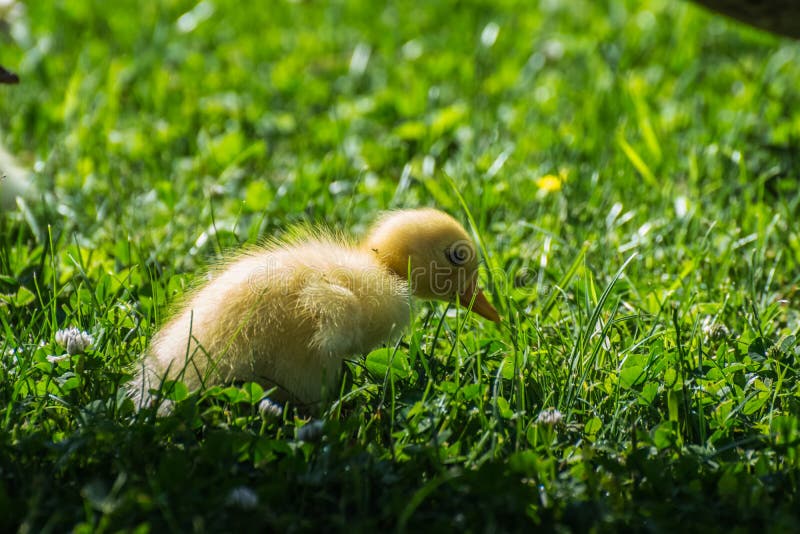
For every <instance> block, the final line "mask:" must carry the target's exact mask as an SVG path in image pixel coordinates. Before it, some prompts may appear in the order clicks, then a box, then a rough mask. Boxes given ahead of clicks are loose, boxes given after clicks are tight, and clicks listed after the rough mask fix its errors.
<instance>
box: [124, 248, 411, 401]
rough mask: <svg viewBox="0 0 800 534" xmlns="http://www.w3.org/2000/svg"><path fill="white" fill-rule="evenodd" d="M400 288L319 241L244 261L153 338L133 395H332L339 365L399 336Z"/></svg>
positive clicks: (363, 257) (364, 256)
mask: <svg viewBox="0 0 800 534" xmlns="http://www.w3.org/2000/svg"><path fill="white" fill-rule="evenodd" d="M409 298H410V293H409V289H408V285H407V283H406V282H405V281H404V280H402V279H400V278H399V277H397V276H396V275H394V274H392V273H390V272H389V271H388V269H387V268H386V267H384V266H382V265H380V264H379V263H378V262H377V260H376V259H375V257H374V255H372V254H370V253H369V252H368V251H363V250H360V249H358V248H356V247H354V246H352V245H350V244H347V243H344V242H342V241H340V240H337V239H334V238H329V237H323V238H318V239H313V240H309V241H305V242H300V243H295V244H289V245H286V244H284V245H281V244H273V245H270V246H268V247H266V248H262V249H256V250H251V251H249V252H246V253H244V254H243V255H241V256H239V257H238V258H236V259H234V260H233V261H231V262H229V263H228V264H227V265H226V266H225V267H224V268H222V269H221V270H220V271H219V272H218V273H217V274H216V275H214V276H213V277H212V279H211V280H210V281H209V282H207V283H206V284H205V285H204V286H202V287H200V288H199V289H197V290H196V291H195V292H194V293H193V294H192V295H191V296H190V297H189V298H188V299H187V301H186V302H185V304H184V305H183V306H181V307H180V309H179V311H178V312H177V314H176V315H175V316H174V317H173V318H172V319H171V320H170V321H169V322H168V323H167V324H166V325H165V326H164V327H163V328H162V329H161V330H160V331H159V332H158V333H157V334H156V336H155V337H154V338H153V341H152V343H151V346H150V348H149V350H148V352H147V353H146V355H145V357H144V359H143V362H142V363H141V365H140V369H139V370H138V372H137V376H136V379H135V380H134V381H133V382H132V384H131V386H130V389H131V392H132V394H133V396H134V398H135V399H136V400H138V401H139V403H140V405H141V404H142V403H147V402H148V401H149V400H150V394H149V389H150V388H156V387H158V385H159V383H160V382H161V380H163V379H167V380H173V379H180V380H182V381H184V382H185V383H186V384H187V385H188V386H189V387H190V388H196V387H199V386H201V385H210V384H215V383H219V382H228V381H250V380H253V381H257V382H260V383H262V384H264V385H265V386H266V387H271V386H278V387H279V391H280V393H282V395H280V394H279V395H276V398H277V399H278V400H281V399H283V400H286V399H293V400H295V401H297V402H300V403H303V404H310V403H315V402H318V401H320V400H321V399H323V398H326V397H329V396H332V395H333V394H334V393H335V388H336V386H337V385H338V380H339V376H340V371H341V365H342V361H343V359H344V358H345V357H347V356H350V355H354V354H359V353H363V352H366V351H368V350H370V349H372V348H374V347H375V346H377V345H379V344H380V343H382V342H384V341H386V340H389V339H391V338H392V337H394V336H396V335H398V334H399V333H400V332H401V331H402V330H403V329H404V328H405V326H406V325H407V323H408V320H409Z"/></svg>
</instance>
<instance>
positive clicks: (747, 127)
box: [0, 0, 800, 532]
mask: <svg viewBox="0 0 800 534" xmlns="http://www.w3.org/2000/svg"><path fill="white" fill-rule="evenodd" d="M4 4H7V3H4ZM0 14H1V15H0V16H2V18H3V19H4V20H5V24H4V25H3V26H2V28H0V65H3V66H5V67H6V68H9V69H10V70H13V71H14V72H16V73H18V74H19V75H20V84H19V85H17V86H0V136H1V137H2V141H3V143H4V144H5V145H6V146H7V147H8V149H9V150H10V151H11V152H13V153H15V154H16V155H17V157H18V159H19V160H20V162H21V163H22V164H23V165H25V166H27V167H29V168H31V169H34V170H35V182H36V184H37V187H38V193H37V194H35V195H33V196H32V197H30V198H29V199H28V200H27V201H26V202H23V203H21V204H20V206H19V208H18V209H16V210H13V211H7V212H4V213H0V530H3V531H9V530H18V531H20V532H63V531H67V530H74V531H76V532H109V531H116V530H120V529H122V530H133V531H137V532H148V531H150V532H162V531H176V532H186V531H198V532H202V531H242V532H244V531H247V532H261V531H279V532H283V531H289V532H295V531H300V532H303V531H317V530H330V531H339V530H348V531H354V532H361V531H376V530H379V529H380V530H386V529H388V530H397V531H406V530H407V531H434V530H439V531H442V530H444V531H464V532H483V531H532V530H534V529H536V528H540V529H542V530H544V531H559V532H565V531H586V530H589V529H594V530H596V531H619V530H634V531H668V530H675V529H677V528H682V529H688V530H690V531H692V530H697V531H700V530H703V531H709V532H711V531H725V532H729V531H731V530H732V529H734V530H738V531H749V530H764V531H775V532H779V531H790V530H797V529H800V512H798V510H800V499H798V484H800V471H798V469H799V468H800V377H799V376H798V375H799V374H800V344H798V342H797V337H796V336H798V331H799V330H800V290H799V289H798V287H800V227H799V226H798V224H797V222H796V221H797V220H798V217H799V216H800V194H799V193H798V180H799V179H800V92H799V91H798V87H800V44H798V43H796V42H793V41H789V40H786V39H780V38H777V37H774V36H771V35H768V34H765V33H762V32H759V31H756V30H753V29H750V28H747V27H745V26H742V25H739V24H737V23H734V22H732V21H728V20H726V19H723V18H720V17H718V16H713V15H711V14H709V13H708V12H706V11H704V10H702V9H700V8H698V7H696V6H694V5H692V4H689V3H686V2H677V1H667V0H652V1H645V0H639V1H634V0H603V1H593V0H573V1H569V2H566V1H559V0H542V1H541V2H526V1H513V0H506V1H494V2H479V1H468V2H459V1H450V0H441V1H433V2H411V1H399V2H393V3H383V2H370V1H367V0H351V1H334V2H321V1H316V0H307V1H303V0H300V1H279V0H275V1H273V2H265V3H263V5H261V6H258V5H254V4H248V3H242V2H234V1H233V0H203V1H201V2H200V3H196V2H193V1H184V0H163V1H159V2H135V1H130V0H126V1H119V2H104V1H101V0H94V1H80V0H62V1H53V2H47V1H32V2H27V3H16V4H13V5H12V7H3V8H0ZM0 187H2V183H1V182H0ZM416 206H436V207H438V208H440V209H442V210H445V211H448V212H449V213H451V214H453V215H454V216H455V217H456V218H458V219H459V220H461V221H462V222H463V223H464V224H465V225H467V226H468V227H469V228H470V231H471V232H472V233H473V234H474V235H475V236H476V237H479V238H480V242H481V243H482V246H483V248H484V252H485V254H484V258H483V260H484V262H483V266H482V285H483V286H484V287H485V288H486V289H487V295H489V298H490V300H491V301H492V302H493V303H494V304H495V306H496V307H497V309H498V310H499V312H500V313H501V315H502V316H503V322H502V324H500V325H495V324H493V323H490V322H488V321H485V320H482V319H480V318H479V317H475V316H473V315H466V314H464V313H463V310H458V309H457V308H455V307H454V306H447V305H445V304H442V303H436V304H431V303H425V302H417V303H416V304H415V307H414V317H415V319H414V321H413V322H412V325H411V327H410V328H409V330H408V331H407V332H406V333H405V335H404V336H403V337H402V338H401V340H400V342H399V343H398V344H396V345H390V346H388V347H386V348H383V349H378V350H377V351H375V352H373V353H371V354H370V355H368V357H367V358H366V359H365V358H364V357H363V356H364V355H354V357H353V358H352V360H351V361H349V362H348V363H347V364H346V366H347V370H346V373H345V378H344V380H343V382H342V387H341V394H340V396H339V399H338V400H337V401H336V402H335V403H333V404H331V405H330V407H329V409H327V410H326V411H325V413H323V414H321V415H320V416H319V417H318V418H313V419H311V418H308V417H306V416H304V415H303V414H301V413H298V412H295V411H294V410H293V409H292V407H291V406H289V407H287V409H286V410H284V412H283V414H282V415H280V416H276V415H275V414H274V413H271V412H269V411H264V410H259V404H260V401H261V400H262V396H263V393H264V391H263V389H262V388H261V387H260V386H259V385H257V384H234V385H231V386H229V387H216V388H211V389H209V390H206V391H201V392H187V391H186V390H184V389H181V388H176V389H175V390H174V391H173V393H172V397H173V400H174V401H175V409H174V411H173V412H172V413H171V414H170V415H168V416H165V417H156V416H155V414H154V413H152V411H150V410H144V411H141V412H136V411H135V410H134V406H133V403H132V402H131V401H130V400H129V399H128V398H127V397H126V396H125V393H124V387H123V386H124V384H125V383H126V382H127V381H128V380H129V379H130V377H131V365H132V364H133V363H134V362H135V361H136V360H137V357H138V356H139V355H140V354H141V353H142V352H143V351H144V350H145V348H146V346H147V343H148V340H149V339H150V338H151V337H152V336H153V334H154V333H155V331H156V330H157V328H158V326H159V325H161V324H163V322H164V320H165V317H166V316H167V314H168V313H169V310H170V303H173V302H175V301H176V300H178V299H179V298H180V296H181V295H183V294H184V293H185V292H186V290H187V289H188V288H189V287H191V285H192V284H193V281H195V280H197V279H199V278H201V277H202V275H203V272H204V269H206V268H207V267H208V266H209V265H213V264H214V262H215V261H218V259H219V258H221V257H223V256H225V255H226V254H229V253H230V251H232V250H235V249H236V248H237V247H240V246H242V245H245V244H253V243H257V242H258V241H259V240H260V239H264V238H267V237H270V236H280V235H282V234H283V233H284V232H285V231H286V230H287V228H289V227H290V226H291V225H292V224H295V223H302V222H309V221H310V222H313V223H318V224H324V225H328V226H331V227H334V228H339V229H346V230H347V231H349V232H352V233H353V234H355V235H358V234H360V233H362V232H363V231H364V230H365V228H366V227H367V225H368V224H369V223H370V221H372V220H373V219H374V218H375V216H376V215H377V214H378V213H379V212H380V211H381V210H385V209H389V208H399V207H416ZM792 221H795V222H792ZM69 327H77V328H78V329H80V330H83V331H86V332H87V333H88V334H90V335H91V336H92V338H93V344H92V346H91V348H89V349H88V350H86V351H85V352H84V353H78V354H73V355H67V356H66V357H63V358H61V357H60V356H62V355H63V354H64V353H65V349H64V347H62V346H60V345H59V343H58V341H57V340H56V337H57V336H56V333H57V332H59V331H60V330H63V329H66V328H69ZM58 337H59V339H60V338H61V337H62V336H58Z"/></svg>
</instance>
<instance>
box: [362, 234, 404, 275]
mask: <svg viewBox="0 0 800 534" xmlns="http://www.w3.org/2000/svg"><path fill="white" fill-rule="evenodd" d="M362 249H363V250H364V252H366V253H368V254H370V255H372V256H373V257H374V258H375V259H376V260H377V262H378V263H379V264H380V265H382V266H383V267H385V268H386V269H387V270H388V271H389V272H390V273H392V274H393V275H395V276H396V277H398V278H400V279H402V280H407V279H408V269H409V263H408V255H407V254H402V253H401V252H398V251H397V250H393V249H391V248H389V247H383V246H381V245H380V244H379V243H374V242H371V241H367V242H366V243H364V244H363V245H362Z"/></svg>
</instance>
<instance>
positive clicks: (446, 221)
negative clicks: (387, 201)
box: [362, 208, 500, 322]
mask: <svg viewBox="0 0 800 534" xmlns="http://www.w3.org/2000/svg"><path fill="white" fill-rule="evenodd" d="M362 246H363V247H364V248H365V249H367V250H369V251H372V253H374V254H375V255H376V256H377V258H378V261H379V262H380V263H382V264H383V265H385V266H386V267H387V268H388V269H389V270H390V271H391V272H393V273H394V274H395V275H397V276H399V277H400V278H403V279H404V280H408V281H409V283H410V284H411V291H412V292H413V293H414V295H416V296H418V297H420V298H424V299H435V300H444V301H448V302H455V301H456V300H457V301H458V302H459V303H460V304H461V305H463V306H469V304H470V303H472V311H474V312H475V313H478V314H479V315H481V316H483V317H485V318H487V319H489V320H491V321H494V322H500V316H499V315H498V314H497V310H495V309H494V307H493V306H492V305H491V304H490V303H489V301H488V300H487V299H486V297H485V296H484V294H483V291H481V290H480V288H478V286H477V278H478V254H477V248H476V247H475V243H473V241H472V239H470V237H469V235H468V234H467V232H466V230H464V227H463V226H461V224H459V223H458V221H456V220H455V219H453V218H452V217H451V216H450V215H448V214H446V213H443V212H441V211H438V210H435V209H430V208H426V209H416V210H400V211H393V212H390V213H388V214H387V215H385V216H384V217H383V218H381V219H379V220H378V221H377V222H376V223H375V225H374V226H373V227H372V228H371V229H370V231H369V233H368V234H367V236H366V238H365V239H364V242H363V245H362Z"/></svg>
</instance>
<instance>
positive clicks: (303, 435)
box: [297, 419, 325, 441]
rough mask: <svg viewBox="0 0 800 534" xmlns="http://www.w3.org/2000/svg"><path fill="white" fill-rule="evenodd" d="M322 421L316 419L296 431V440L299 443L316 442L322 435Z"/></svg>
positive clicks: (323, 424)
mask: <svg viewBox="0 0 800 534" xmlns="http://www.w3.org/2000/svg"><path fill="white" fill-rule="evenodd" d="M324 426H325V423H324V422H323V421H320V420H319V419H317V420H316V421H311V422H310V423H308V424H306V425H304V426H302V427H300V428H298V429H297V439H298V440H299V441H317V440H318V439H319V437H320V436H321V435H322V427H324Z"/></svg>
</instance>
